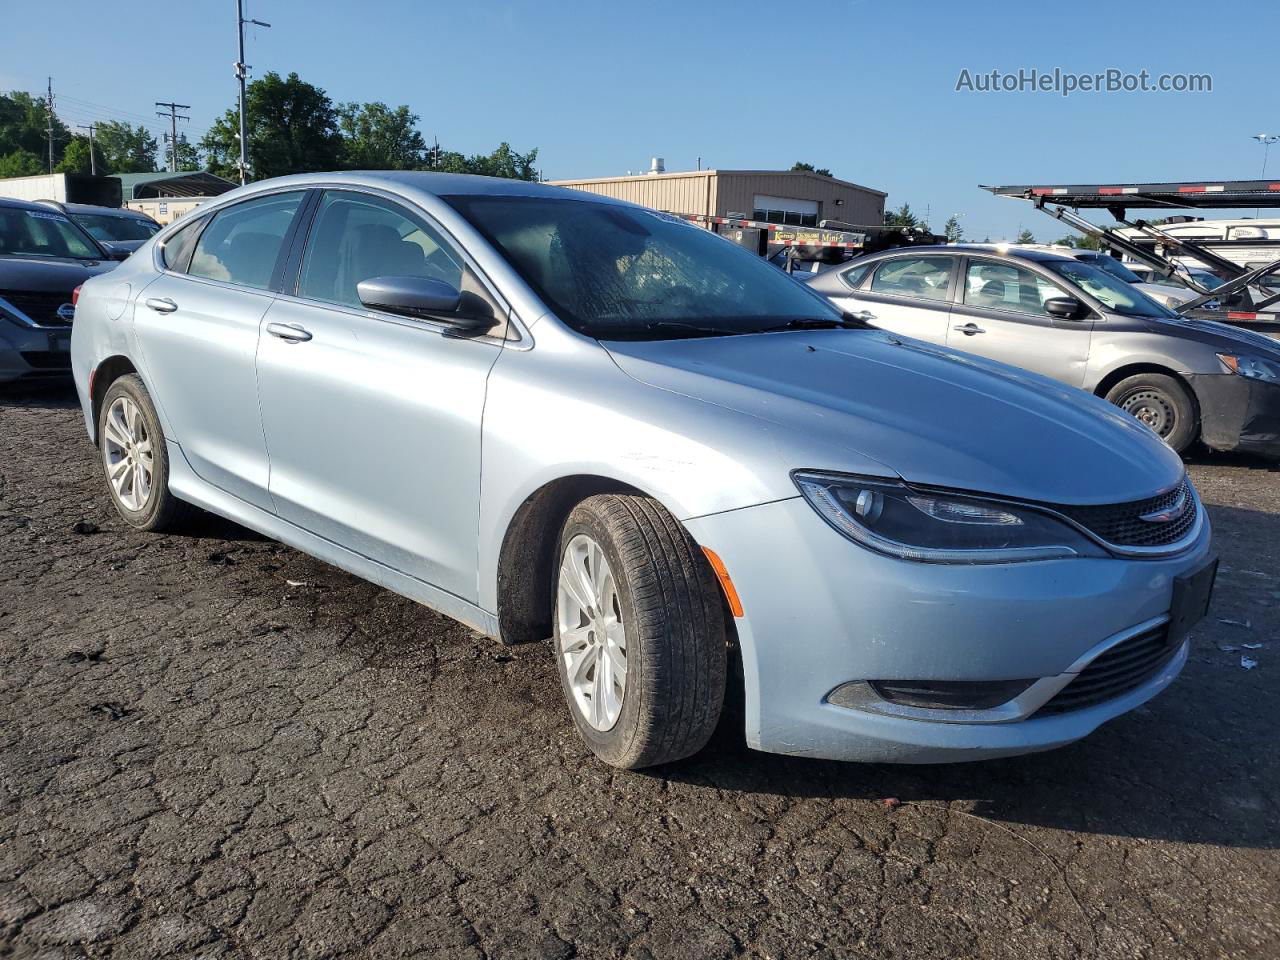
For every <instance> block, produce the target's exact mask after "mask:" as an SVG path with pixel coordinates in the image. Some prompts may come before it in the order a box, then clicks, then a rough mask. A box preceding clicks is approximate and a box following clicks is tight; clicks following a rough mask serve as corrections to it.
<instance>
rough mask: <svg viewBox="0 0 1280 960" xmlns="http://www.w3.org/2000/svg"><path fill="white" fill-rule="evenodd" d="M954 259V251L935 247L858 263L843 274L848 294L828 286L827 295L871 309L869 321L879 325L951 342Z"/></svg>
mask: <svg viewBox="0 0 1280 960" xmlns="http://www.w3.org/2000/svg"><path fill="white" fill-rule="evenodd" d="M955 262H956V257H954V256H952V255H949V254H936V253H934V254H904V255H901V256H896V257H890V258H888V259H886V260H880V261H876V262H875V263H874V264H871V265H865V264H857V265H855V266H853V267H851V268H849V270H847V271H845V273H844V274H842V275H841V281H842V283H843V284H844V285H846V286H847V287H849V294H848V295H847V296H841V295H838V294H831V293H830V292H828V296H830V297H831V298H832V300H833V301H834V302H835V303H836V304H837V305H838V306H840V307H841V308H842V309H844V310H848V311H850V312H858V311H867V312H868V313H870V314H871V316H869V317H868V318H867V319H868V322H870V323H871V324H873V325H874V326H877V327H881V328H883V329H885V330H892V331H893V332H894V333H901V334H903V335H905V336H908V337H916V338H917V339H920V340H928V341H929V342H930V343H939V344H941V343H946V342H947V318H948V316H949V315H950V312H951V294H952V289H953V287H954V284H955V276H954V274H955ZM868 269H870V271H871V275H870V277H869V278H868V277H867V272H868Z"/></svg>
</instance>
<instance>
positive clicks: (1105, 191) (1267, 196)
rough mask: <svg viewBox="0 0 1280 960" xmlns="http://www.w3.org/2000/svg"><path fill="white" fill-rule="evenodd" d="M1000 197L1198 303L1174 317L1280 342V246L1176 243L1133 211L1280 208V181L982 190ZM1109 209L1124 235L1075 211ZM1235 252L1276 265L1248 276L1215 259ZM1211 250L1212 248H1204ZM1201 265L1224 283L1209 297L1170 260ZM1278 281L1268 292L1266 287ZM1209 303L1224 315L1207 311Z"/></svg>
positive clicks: (1208, 292)
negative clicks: (1173, 284)
mask: <svg viewBox="0 0 1280 960" xmlns="http://www.w3.org/2000/svg"><path fill="white" fill-rule="evenodd" d="M983 189H984V190H988V191H990V192H991V193H993V194H995V195H996V196H998V197H1010V198H1012V199H1016V200H1024V201H1027V202H1029V203H1031V204H1032V205H1033V206H1034V207H1035V208H1036V209H1037V210H1040V211H1041V212H1042V213H1046V214H1048V215H1049V216H1051V217H1053V218H1054V219H1056V220H1060V221H1062V222H1063V223H1065V224H1067V225H1068V226H1070V227H1072V228H1074V229H1076V230H1078V231H1080V232H1081V233H1083V234H1085V235H1086V236H1091V237H1094V238H1096V239H1097V240H1098V241H1099V242H1100V243H1101V244H1103V245H1104V246H1105V247H1106V248H1107V249H1108V250H1110V251H1113V252H1115V251H1119V252H1120V253H1123V254H1126V255H1127V256H1129V257H1131V258H1133V259H1134V260H1136V261H1138V262H1139V263H1144V264H1146V265H1148V266H1150V267H1151V268H1152V270H1153V271H1154V272H1155V274H1156V275H1157V276H1159V277H1162V278H1166V279H1171V280H1176V281H1177V282H1179V283H1181V284H1183V285H1184V286H1186V287H1188V288H1190V289H1191V290H1192V291H1193V292H1195V293H1196V294H1198V296H1197V297H1196V298H1195V299H1193V300H1189V301H1188V302H1186V303H1184V304H1182V305H1181V306H1180V307H1178V312H1179V313H1183V314H1187V315H1190V316H1202V317H1207V318H1208V319H1213V320H1221V321H1224V322H1227V323H1231V324H1235V325H1237V326H1241V327H1248V328H1250V329H1255V330H1260V331H1261V332H1264V333H1267V334H1269V335H1271V336H1280V313H1278V312H1277V311H1280V274H1278V273H1277V272H1276V271H1277V270H1278V269H1280V240H1257V239H1248V240H1218V239H1214V240H1211V241H1200V240H1193V239H1190V238H1187V237H1178V236H1174V235H1172V234H1170V233H1168V232H1167V231H1164V230H1161V229H1160V226H1159V225H1158V224H1153V223H1150V222H1148V221H1147V220H1144V219H1140V218H1136V219H1130V211H1131V210H1175V209H1176V210H1185V209H1191V210H1224V209H1236V208H1246V207H1253V208H1255V209H1261V208H1264V207H1265V208H1268V209H1280V181H1276V180H1216V181H1214V180H1208V181H1186V182H1161V183H1086V184H1053V185H1033V184H1019V185H1014V186H1001V187H989V186H983ZM1090 209H1092V210H1106V211H1107V212H1108V213H1110V214H1111V216H1112V218H1114V219H1115V221H1116V223H1117V224H1118V225H1119V226H1121V227H1127V228H1128V232H1127V233H1121V232H1120V231H1119V230H1118V229H1116V228H1112V227H1106V226H1100V225H1099V224H1096V223H1093V222H1092V221H1090V220H1086V219H1085V218H1084V217H1082V216H1080V215H1079V213H1078V212H1077V211H1079V210H1090ZM1233 245H1234V246H1239V247H1254V248H1256V247H1269V248H1273V249H1274V256H1275V259H1274V260H1271V261H1270V262H1268V263H1266V264H1264V265H1263V266H1260V267H1256V268H1253V269H1249V268H1247V267H1244V266H1241V265H1240V264H1238V263H1236V262H1235V261H1234V260H1230V259H1228V258H1227V257H1224V256H1222V255H1221V254H1220V252H1218V251H1221V250H1224V249H1231V248H1232V247H1233ZM1210 246H1212V247H1213V248H1215V249H1209V247H1210ZM1174 256H1176V257H1183V258H1189V259H1193V260H1196V261H1198V262H1200V263H1203V264H1204V265H1205V266H1206V267H1208V268H1209V269H1210V270H1212V271H1214V272H1215V273H1217V274H1220V275H1221V276H1224V277H1226V278H1227V282H1226V283H1224V284H1223V285H1221V286H1218V287H1215V288H1214V289H1212V290H1210V289H1208V288H1207V287H1205V286H1204V285H1203V284H1201V283H1199V282H1198V281H1196V280H1195V279H1194V278H1192V277H1190V276H1188V275H1186V273H1185V272H1180V271H1179V270H1178V264H1177V263H1176V262H1175V261H1174V260H1173V259H1172V257H1174ZM1268 280H1271V281H1274V282H1275V286H1274V287H1273V286H1272V285H1271V284H1270V283H1268V282H1267V281H1268ZM1213 301H1218V302H1219V303H1225V304H1227V308H1226V309H1209V308H1207V307H1206V305H1207V304H1210V303H1211V302H1213Z"/></svg>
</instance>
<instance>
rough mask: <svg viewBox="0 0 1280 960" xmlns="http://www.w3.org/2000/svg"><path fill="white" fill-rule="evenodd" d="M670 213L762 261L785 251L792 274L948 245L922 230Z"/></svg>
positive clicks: (940, 238) (886, 226)
mask: <svg viewBox="0 0 1280 960" xmlns="http://www.w3.org/2000/svg"><path fill="white" fill-rule="evenodd" d="M668 212H670V213H672V214H674V215H675V216H677V217H680V218H682V219H684V220H688V221H689V222H691V223H695V224H697V225H698V226H700V227H703V228H705V229H707V230H710V231H712V232H713V233H718V234H720V235H721V236H723V237H726V238H727V239H729V240H732V241H733V242H735V243H737V244H738V245H739V246H742V247H746V248H747V249H748V250H751V251H753V252H754V253H756V254H757V255H759V256H762V257H768V256H771V255H773V254H774V253H776V252H777V250H779V249H785V250H786V251H787V272H788V273H790V272H791V271H792V270H793V269H794V266H795V264H796V262H797V261H814V260H816V261H820V262H823V263H841V262H843V261H845V260H849V259H852V258H853V257H857V256H861V255H862V254H865V253H876V252H878V251H880V250H887V249H889V248H890V247H905V246H918V245H921V244H933V243H941V242H944V238H942V237H939V236H936V235H935V234H932V233H929V232H928V231H926V230H921V229H920V228H919V227H895V226H889V225H877V226H870V225H869V226H856V225H853V224H842V225H841V227H840V228H839V229H836V228H834V227H827V226H823V225H821V224H819V225H818V226H816V227H801V226H793V225H791V224H781V223H769V222H767V221H764V220H748V219H746V218H744V217H716V216H707V215H706V214H701V213H679V212H676V211H668ZM846 227H847V228H849V229H846Z"/></svg>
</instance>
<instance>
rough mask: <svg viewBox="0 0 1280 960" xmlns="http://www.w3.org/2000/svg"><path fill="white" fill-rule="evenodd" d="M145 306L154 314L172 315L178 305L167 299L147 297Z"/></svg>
mask: <svg viewBox="0 0 1280 960" xmlns="http://www.w3.org/2000/svg"><path fill="white" fill-rule="evenodd" d="M146 304H147V306H148V307H150V308H151V309H152V310H154V311H155V312H156V313H173V311H175V310H177V309H178V305H177V304H176V303H174V302H173V301H172V300H170V299H169V298H168V297H148V298H147V299H146Z"/></svg>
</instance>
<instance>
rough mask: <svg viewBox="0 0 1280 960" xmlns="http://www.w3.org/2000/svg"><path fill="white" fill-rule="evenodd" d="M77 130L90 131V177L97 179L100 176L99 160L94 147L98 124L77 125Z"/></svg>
mask: <svg viewBox="0 0 1280 960" xmlns="http://www.w3.org/2000/svg"><path fill="white" fill-rule="evenodd" d="M76 129H78V130H88V131H89V174H90V176H94V177H96V176H97V175H98V158H97V156H96V155H95V149H94V145H93V133H94V131H95V130H97V129H98V125H97V124H96V123H90V124H87V125H86V124H83V123H77V124H76Z"/></svg>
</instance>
